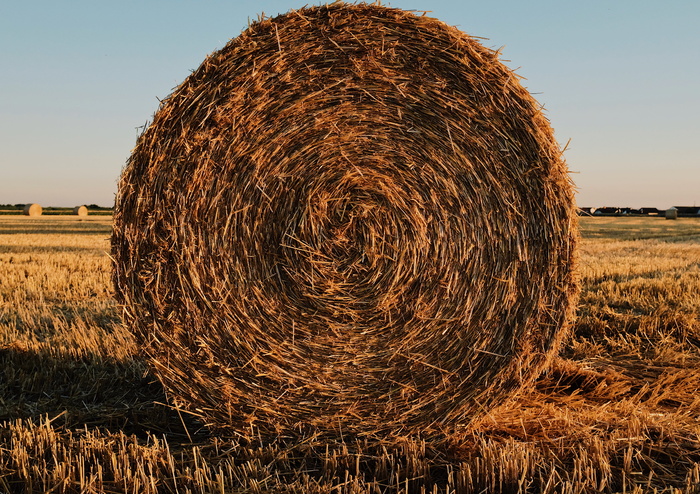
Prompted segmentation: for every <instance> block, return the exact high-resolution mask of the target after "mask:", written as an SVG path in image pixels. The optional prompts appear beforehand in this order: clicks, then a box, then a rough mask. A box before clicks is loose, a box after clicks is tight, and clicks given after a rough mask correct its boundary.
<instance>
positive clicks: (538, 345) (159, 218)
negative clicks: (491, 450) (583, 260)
mask: <svg viewBox="0 0 700 494" xmlns="http://www.w3.org/2000/svg"><path fill="white" fill-rule="evenodd" d="M576 238H577V233H576V209H575V206H574V201H573V195H572V185H571V182H570V180H569V177H568V172H567V168H566V165H565V163H564V162H563V160H562V157H561V152H560V148H559V146H558V145H557V143H556V141H555V139H554V137H553V132H552V130H551V128H550V126H549V123H548V121H547V120H546V118H545V117H544V116H543V115H542V113H541V109H540V106H539V105H538V103H537V102H536V101H535V100H534V99H533V98H532V97H531V96H530V94H529V93H528V92H527V91H526V90H525V89H524V88H523V87H522V86H521V84H520V83H519V80H518V77H517V76H516V75H514V73H513V72H512V71H511V70H509V69H508V68H507V67H506V66H504V65H503V64H502V63H501V62H500V61H499V60H498V55H497V53H495V52H493V51H491V50H489V49H486V48H484V47H483V46H482V45H481V44H479V43H478V42H477V41H476V40H475V39H473V38H471V37H469V36H468V35H466V34H464V33H462V32H460V31H459V30H457V29H455V28H452V27H449V26H447V25H445V24H443V23H441V22H439V21H437V20H435V19H431V18H428V17H423V16H417V15H414V14H412V13H409V12H405V11H402V10H398V9H392V8H386V7H381V6H376V5H366V4H358V5H349V4H343V3H334V4H331V5H325V6H320V7H311V8H303V9H301V10H298V11H292V12H290V13H288V14H285V15H281V16H278V17H276V18H273V19H263V20H260V21H258V22H255V23H253V24H252V25H250V26H249V28H248V29H247V30H246V31H244V32H243V33H242V34H241V35H240V36H239V37H238V38H236V39H233V40H232V41H230V42H229V43H228V44H227V45H226V46H225V47H224V48H223V49H221V50H220V51H218V52H215V53H213V54H212V55H210V56H209V57H208V58H207V59H206V60H205V61H204V62H203V63H202V65H201V66H200V67H199V68H198V69H197V70H196V71H195V72H193V73H192V74H191V75H190V76H189V77H188V78H187V79H186V80H185V81H184V82H183V83H182V84H181V85H180V86H179V87H177V88H176V89H175V90H174V92H173V93H172V94H171V95H170V96H169V97H168V98H167V99H166V100H164V101H163V103H162V104H161V107H160V108H159V110H158V111H157V113H156V114H155V116H154V120H153V122H152V123H151V125H150V126H149V127H148V128H147V129H146V130H145V131H144V133H143V134H142V135H141V136H140V137H139V139H138V142H137V145H136V147H135V149H134V151H133V153H132V155H131V157H130V158H129V161H128V164H127V166H126V168H125V170H124V172H123V174H122V177H121V181H120V185H119V192H118V195H117V201H116V211H115V225H114V235H113V255H114V259H115V272H114V281H115V286H116V292H117V297H118V300H119V302H120V303H121V304H122V305H123V306H124V308H125V311H124V314H125V319H126V322H127V324H128V326H129V327H130V328H131V330H132V331H133V332H134V334H135V335H136V337H137V339H138V340H139V342H140V344H141V346H142V348H143V351H144V352H145V354H146V355H147V356H148V357H149V359H150V361H151V364H152V368H153V369H154V371H155V373H156V374H157V375H158V376H159V378H160V379H161V381H162V382H163V384H164V386H165V387H166V389H167V391H168V392H169V395H170V397H171V399H173V400H175V401H176V402H178V403H179V404H180V405H182V406H185V407H186V408H188V409H189V410H191V411H193V412H195V413H198V414H200V415H201V416H203V417H204V418H205V419H206V420H207V422H208V423H210V424H213V425H214V426H216V427H218V428H220V429H223V430H224V431H228V432H229V433H235V434H243V435H246V434H262V435H276V434H309V433H318V434H343V437H347V436H348V435H350V434H352V435H355V436H373V437H388V436H391V435H394V434H408V433H417V432H420V433H421V434H425V435H426V436H430V435H435V437H437V436H438V435H442V434H445V433H450V432H452V431H455V430H459V429H461V428H463V427H465V426H467V425H468V424H469V423H470V422H472V421H473V420H474V419H475V418H477V417H480V416H481V415H482V414H483V413H484V412H485V411H488V410H489V409H490V408H491V407H493V406H494V405H495V404H497V403H500V402H502V400H503V399H505V398H507V397H508V396H509V395H511V394H512V392H513V391H514V390H516V389H518V388H520V387H521V386H523V384H525V383H528V382H530V381H531V380H532V379H533V378H534V377H535V376H536V375H537V374H538V372H540V371H541V370H542V368H543V366H544V365H546V363H547V361H548V359H549V358H550V357H551V355H552V354H553V352H555V351H556V349H557V346H558V344H559V342H560V340H561V339H562V336H563V334H564V333H565V332H566V328H567V327H568V325H569V321H570V319H571V317H572V311H573V307H574V300H575V295H576V291H577V290H576V286H577V282H576V279H575V275H574V265H575V257H574V247H575V243H576Z"/></svg>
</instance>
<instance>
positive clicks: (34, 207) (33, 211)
mask: <svg viewBox="0 0 700 494" xmlns="http://www.w3.org/2000/svg"><path fill="white" fill-rule="evenodd" d="M42 212H43V209H42V208H41V206H40V205H39V204H25V206H24V215H25V216H41V213H42Z"/></svg>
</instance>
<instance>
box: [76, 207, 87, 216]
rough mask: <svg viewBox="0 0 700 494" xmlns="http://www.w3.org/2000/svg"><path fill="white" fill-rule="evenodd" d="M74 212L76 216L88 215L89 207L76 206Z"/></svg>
mask: <svg viewBox="0 0 700 494" xmlns="http://www.w3.org/2000/svg"><path fill="white" fill-rule="evenodd" d="M73 214H74V215H75V216H87V215H88V208H87V206H75V207H74V208H73Z"/></svg>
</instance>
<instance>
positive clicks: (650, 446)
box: [0, 217, 700, 493]
mask: <svg viewBox="0 0 700 494" xmlns="http://www.w3.org/2000/svg"><path fill="white" fill-rule="evenodd" d="M582 227H583V232H584V240H583V242H582V248H581V251H582V253H581V254H582V259H581V273H582V276H583V293H582V298H581V302H580V307H579V318H578V322H577V324H576V327H575V334H574V335H573V336H572V338H571V340H570V342H569V344H568V345H567V346H566V348H565V349H564V351H563V353H562V355H561V357H560V358H558V359H557V361H556V362H555V365H554V366H553V367H552V369H551V370H550V371H549V372H548V373H547V374H546V375H544V376H542V377H541V378H540V379H539V380H538V382H537V383H536V386H535V387H534V388H533V389H531V390H529V391H527V392H524V393H522V394H521V395H520V396H518V397H515V399H514V400H513V401H511V402H509V403H505V404H504V405H503V406H502V407H501V408H500V409H497V410H494V411H492V413H490V414H489V415H488V416H487V417H486V418H485V419H484V420H483V421H482V423H481V425H480V427H479V428H477V429H476V430H475V431H473V432H472V433H471V434H469V435H468V436H467V437H462V438H457V439H455V442H454V445H453V446H452V447H451V448H448V449H439V450H438V449H436V448H434V447H431V445H430V444H426V443H425V442H422V441H420V440H417V439H413V440H409V439H406V440H405V441H403V442H402V443H400V444H384V445H382V444H379V445H378V444H367V443H357V442H352V441H346V442H341V441H340V440H339V441H338V442H336V443H333V444H328V443H317V442H314V441H313V440H312V439H311V438H310V439H309V441H308V442H306V443H304V444H295V445H290V444H282V443H278V444H242V443H239V442H235V441H226V440H222V439H219V438H216V437H211V436H210V435H208V433H207V431H206V430H205V429H204V428H202V427H201V425H200V424H198V422H197V421H196V420H195V419H193V418H190V417H188V416H186V415H184V414H182V413H179V412H178V410H174V409H172V408H170V407H168V406H167V404H166V403H167V398H166V397H165V396H164V393H163V390H162V387H161V386H160V384H159V383H157V382H155V381H154V380H153V379H152V377H151V376H150V375H149V373H148V372H147V370H146V367H145V365H144V363H143V361H142V359H141V358H139V357H138V355H137V349H136V348H135V345H134V343H133V341H132V339H131V337H130V336H129V334H128V333H127V331H126V330H125V328H124V327H123V326H122V323H121V319H120V317H119V312H118V310H117V308H116V307H115V305H114V303H113V302H112V299H111V288H110V286H111V285H110V276H111V266H110V261H109V258H108V256H107V254H106V251H107V250H108V249H109V235H110V230H111V223H110V220H109V218H104V217H100V218H92V217H88V218H83V219H78V218H75V217H73V218H71V217H66V218H62V217H52V218H22V217H3V218H0V280H2V283H0V376H2V377H0V422H1V423H2V425H0V492H3V493H4V492H8V493H14V492H47V491H51V492H86V493H87V492H133V493H149V492H179V493H185V492H329V493H330V492H363V493H364V492H366V493H370V492H455V491H456V492H571V493H575V492H595V491H603V492H634V491H636V492H653V491H654V490H656V491H658V492H662V491H664V492H672V491H673V490H674V489H678V490H679V491H680V492H700V487H698V485H700V397H698V394H697V391H698V389H700V350H699V346H700V304H699V302H698V293H700V221H697V220H694V219H679V220H678V221H665V220H663V219H658V218H639V219H636V218H635V219H633V218H584V219H583V220H582Z"/></svg>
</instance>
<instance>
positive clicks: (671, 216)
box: [665, 208, 678, 220]
mask: <svg viewBox="0 0 700 494" xmlns="http://www.w3.org/2000/svg"><path fill="white" fill-rule="evenodd" d="M665 216H666V219H667V220H677V219H678V209H677V208H669V209H667V210H666V214H665Z"/></svg>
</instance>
